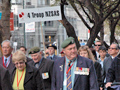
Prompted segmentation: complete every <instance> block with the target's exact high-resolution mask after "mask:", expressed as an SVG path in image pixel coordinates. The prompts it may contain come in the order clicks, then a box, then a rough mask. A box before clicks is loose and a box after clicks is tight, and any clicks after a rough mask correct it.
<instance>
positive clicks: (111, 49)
mask: <svg viewBox="0 0 120 90" xmlns="http://www.w3.org/2000/svg"><path fill="white" fill-rule="evenodd" d="M108 49H111V50H114V49H116V50H117V48H110V47H109V48H108Z"/></svg>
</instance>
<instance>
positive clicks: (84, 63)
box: [51, 37, 99, 90]
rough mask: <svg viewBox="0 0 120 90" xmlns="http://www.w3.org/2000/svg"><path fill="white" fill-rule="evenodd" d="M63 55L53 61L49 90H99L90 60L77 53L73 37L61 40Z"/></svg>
mask: <svg viewBox="0 0 120 90" xmlns="http://www.w3.org/2000/svg"><path fill="white" fill-rule="evenodd" d="M61 47H62V48H63V52H64V53H65V57H60V58H59V60H56V61H55V62H54V66H53V76H52V77H53V78H52V87H51V90H99V87H98V82H97V77H96V73H95V69H94V65H93V62H92V60H90V59H87V58H84V57H81V56H79V55H77V48H76V44H75V42H74V38H73V37H69V38H67V39H66V40H65V41H63V43H62V45H61Z"/></svg>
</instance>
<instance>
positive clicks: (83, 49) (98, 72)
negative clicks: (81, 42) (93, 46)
mask: <svg viewBox="0 0 120 90" xmlns="http://www.w3.org/2000/svg"><path fill="white" fill-rule="evenodd" d="M78 54H79V55H80V56H83V57H86V58H89V59H91V60H92V61H93V63H94V67H95V70H96V75H97V80H98V84H99V87H101V84H102V78H101V65H100V64H99V63H98V62H96V60H95V58H94V56H93V54H92V52H91V50H90V49H89V47H88V46H81V47H80V48H79V50H78Z"/></svg>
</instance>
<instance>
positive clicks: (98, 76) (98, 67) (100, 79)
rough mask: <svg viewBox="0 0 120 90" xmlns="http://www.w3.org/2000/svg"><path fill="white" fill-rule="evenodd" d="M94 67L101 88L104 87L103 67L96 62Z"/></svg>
mask: <svg viewBox="0 0 120 90" xmlns="http://www.w3.org/2000/svg"><path fill="white" fill-rule="evenodd" d="M94 67H95V71H96V75H97V81H98V84H99V87H101V86H102V75H101V71H102V68H101V65H100V63H98V62H95V63H94Z"/></svg>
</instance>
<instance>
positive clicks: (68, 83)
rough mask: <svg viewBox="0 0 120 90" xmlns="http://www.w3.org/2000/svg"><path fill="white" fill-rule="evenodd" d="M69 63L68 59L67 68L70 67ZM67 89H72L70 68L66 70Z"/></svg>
mask: <svg viewBox="0 0 120 90" xmlns="http://www.w3.org/2000/svg"><path fill="white" fill-rule="evenodd" d="M70 63H71V61H69V63H68V69H69V68H70ZM67 90H72V80H71V69H70V70H69V71H68V74H67Z"/></svg>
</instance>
